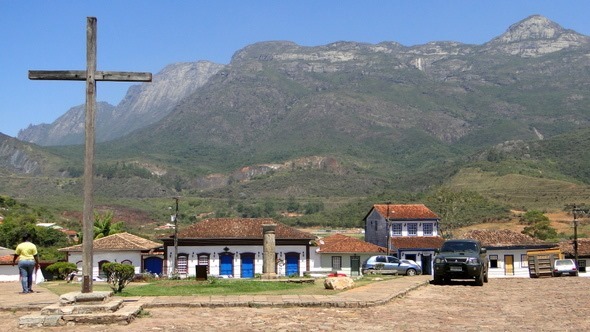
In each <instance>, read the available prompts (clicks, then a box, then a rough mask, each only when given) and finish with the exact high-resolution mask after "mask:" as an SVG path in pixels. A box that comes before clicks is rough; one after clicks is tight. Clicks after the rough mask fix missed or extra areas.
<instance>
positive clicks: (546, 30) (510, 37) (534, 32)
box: [498, 15, 566, 43]
mask: <svg viewBox="0 0 590 332" xmlns="http://www.w3.org/2000/svg"><path fill="white" fill-rule="evenodd" d="M564 32H566V30H565V29H564V28H562V27H561V26H560V25H559V24H557V23H555V22H553V21H551V20H550V19H548V18H546V17H544V16H541V15H533V16H529V17H527V18H526V19H524V20H522V21H520V22H518V23H515V24H513V25H511V26H510V27H509V28H508V31H507V32H506V33H504V34H503V35H501V36H500V37H498V41H501V42H504V43H514V42H519V41H524V40H531V39H554V38H557V37H558V36H560V35H561V34H563V33H564Z"/></svg>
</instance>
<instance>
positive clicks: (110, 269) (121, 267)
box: [102, 263, 135, 293]
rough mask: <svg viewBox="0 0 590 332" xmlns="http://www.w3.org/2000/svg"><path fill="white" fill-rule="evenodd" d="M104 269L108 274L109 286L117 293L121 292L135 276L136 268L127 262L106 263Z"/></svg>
mask: <svg viewBox="0 0 590 332" xmlns="http://www.w3.org/2000/svg"><path fill="white" fill-rule="evenodd" d="M102 270H103V271H104V272H105V273H106V275H107V276H108V283H109V286H110V287H111V289H112V290H113V292H115V293H121V292H122V291H123V288H125V286H127V284H129V283H130V282H131V281H132V280H133V278H134V277H135V268H134V267H133V266H131V265H127V264H121V263H105V264H104V265H103V266H102Z"/></svg>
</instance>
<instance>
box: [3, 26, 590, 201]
mask: <svg viewBox="0 0 590 332" xmlns="http://www.w3.org/2000/svg"><path fill="white" fill-rule="evenodd" d="M589 85H590V37H588V36H585V35H582V34H579V33H576V32H575V31H572V30H568V29H564V28H562V27H561V26H560V25H558V24H557V23H555V22H552V21H550V20H549V19H547V18H545V17H543V16H539V15H533V16H530V17H528V18H526V19H524V20H522V21H520V22H517V23H515V24H513V25H512V26H510V27H509V28H508V30H507V31H506V32H505V33H504V34H502V35H500V36H498V37H496V38H494V39H492V40H490V41H489V42H487V43H484V44H482V45H472V44H463V43H459V42H431V43H427V44H424V45H416V46H404V45H401V44H399V43H396V42H382V43H379V44H367V43H358V42H349V41H347V42H345V41H340V42H334V43H331V44H328V45H322V46H315V47H307V46H300V45H297V44H295V43H293V42H289V41H271V42H260V43H256V44H252V45H249V46H247V47H245V48H243V49H241V50H239V51H237V52H236V53H235V54H234V56H233V57H232V59H231V62H230V63H229V64H227V65H221V64H214V63H211V62H207V61H198V62H195V63H177V64H171V65H169V66H167V67H166V68H164V69H163V70H162V71H161V72H160V73H158V74H157V75H155V76H154V81H153V82H152V83H145V84H141V85H136V86H133V87H131V88H130V89H129V91H128V92H127V95H126V96H125V98H124V99H123V100H122V101H121V102H120V103H119V105H117V106H112V105H109V104H107V103H100V104H99V107H98V109H99V111H98V120H97V140H98V142H99V144H97V155H96V156H97V161H96V163H97V165H98V167H97V173H98V175H99V176H100V177H101V179H102V180H101V181H104V182H105V183H110V185H109V186H111V187H116V188H118V189H116V190H115V189H109V190H112V192H115V191H116V192H117V194H116V195H120V196H124V197H127V196H134V197H150V196H154V195H155V196H158V195H161V196H166V195H169V194H170V192H171V191H175V192H183V193H185V194H187V195H213V196H220V197H221V196H223V195H235V194H236V192H239V193H241V194H244V193H248V194H252V195H256V196H258V197H265V196H272V195H275V196H282V197H288V196H297V197H310V196H321V197H335V196H367V195H371V194H372V193H375V192H377V191H384V190H407V191H418V190H425V189H427V188H430V187H433V186H438V185H441V184H443V183H445V182H448V181H450V179H452V177H453V176H456V175H457V174H459V173H460V171H461V169H464V168H466V167H482V164H481V163H483V162H486V163H492V164H493V163H495V164H496V165H500V164H502V165H504V166H505V165H506V162H507V161H508V160H509V161H510V162H515V161H518V163H520V165H521V166H519V167H515V168H514V170H513V171H515V170H516V171H515V172H521V174H529V173H535V172H541V173H542V174H543V176H549V177H552V178H555V179H559V180H563V181H568V182H570V183H577V184H583V185H587V184H589V183H590V174H589V172H588V171H587V170H586V169H588V166H590V156H589V155H588V152H586V150H585V149H584V148H582V147H581V146H579V145H576V146H574V147H571V146H568V144H569V143H568V142H572V141H576V142H578V143H579V144H583V143H585V142H588V141H590V133H589V132H588V127H589V126H588V125H589V123H590V110H589V105H590V103H589V100H590V86H589ZM83 123H84V121H83V106H76V107H73V108H72V109H70V110H69V111H67V112H66V113H65V114H64V115H63V116H62V117H60V118H59V119H57V120H56V121H55V122H54V123H52V124H42V125H36V126H30V127H29V128H26V129H24V130H21V131H20V132H19V134H18V137H17V138H18V140H16V139H13V138H10V137H8V136H3V135H0V155H1V156H2V158H1V160H2V162H0V174H4V175H5V176H4V177H5V178H9V177H12V178H15V175H19V177H18V178H20V176H22V175H27V176H34V177H37V178H39V177H43V178H47V177H49V178H61V179H66V178H76V177H77V176H79V175H80V172H81V167H82V166H81V165H82V162H81V158H82V157H81V156H82V155H83V153H82V149H83V147H82V146H81V145H80V144H81V143H82V142H83ZM564 147H567V148H564ZM564 155H565V156H566V157H564ZM572 160H573V161H572ZM522 165H525V166H522ZM486 167H489V165H488V166H486ZM498 167H499V166H498ZM523 169H526V171H523ZM123 170H125V172H123ZM529 171H530V172H529ZM522 172H524V173H522ZM123 173H125V175H122V174H123ZM130 174H131V175H130ZM9 175H11V176H9ZM535 176H538V175H535ZM121 178H125V179H126V180H125V181H122V180H120V179H121ZM132 178H133V179H134V180H132ZM112 179H119V180H117V181H112ZM109 180H111V181H110V182H109ZM131 181H137V182H134V183H135V184H134V185H130V182H131ZM19 183H20V182H18V181H16V180H15V181H13V182H10V181H9V180H6V179H5V181H3V182H2V183H0V190H1V191H5V192H12V193H20V194H23V191H22V189H20V188H21V187H22V186H20V185H19ZM60 183H61V182H60ZM47 186H48V187H51V186H52V184H51V183H48V184H47ZM74 187H75V188H76V189H71V190H74V191H76V190H79V186H74ZM105 187H107V186H106V185H105V186H104V187H101V186H99V188H98V189H97V190H98V191H99V193H100V192H101V190H104V191H103V192H102V193H103V194H105V193H107V192H111V191H108V190H107V189H104V188H105ZM111 187H109V188H111ZM64 188H65V187H60V188H59V190H67V189H64ZM130 188H133V190H131V189H130ZM138 188H139V189H138Z"/></svg>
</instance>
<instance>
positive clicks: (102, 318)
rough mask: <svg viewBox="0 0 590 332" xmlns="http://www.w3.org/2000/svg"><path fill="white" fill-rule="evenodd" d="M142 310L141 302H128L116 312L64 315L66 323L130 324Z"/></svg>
mask: <svg viewBox="0 0 590 332" xmlns="http://www.w3.org/2000/svg"><path fill="white" fill-rule="evenodd" d="M141 310H142V307H141V305H139V304H136V303H135V304H126V305H125V306H123V307H121V308H120V309H119V310H117V311H115V312H101V313H91V314H68V315H63V316H62V319H63V321H64V322H65V324H68V325H70V324H75V325H78V324H125V325H126V324H129V323H131V321H133V320H134V319H135V317H137V315H138V314H139V312H140V311H141Z"/></svg>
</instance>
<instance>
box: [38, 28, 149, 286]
mask: <svg viewBox="0 0 590 332" xmlns="http://www.w3.org/2000/svg"><path fill="white" fill-rule="evenodd" d="M96 23H97V20H96V17H87V25H86V70H85V71H82V70H62V71H47V70H29V79H31V80H73V81H86V104H85V112H86V113H85V154H84V211H83V216H82V234H83V238H82V277H83V279H82V293H91V292H92V267H93V262H92V260H93V252H92V251H93V247H92V241H93V240H94V228H93V226H94V202H93V201H94V198H93V196H94V195H93V193H94V143H95V139H94V134H95V133H94V127H95V125H94V122H95V118H96V115H95V113H96V81H118V82H151V81H152V74H151V73H134V72H107V71H97V70H96V26H97V24H96Z"/></svg>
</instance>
